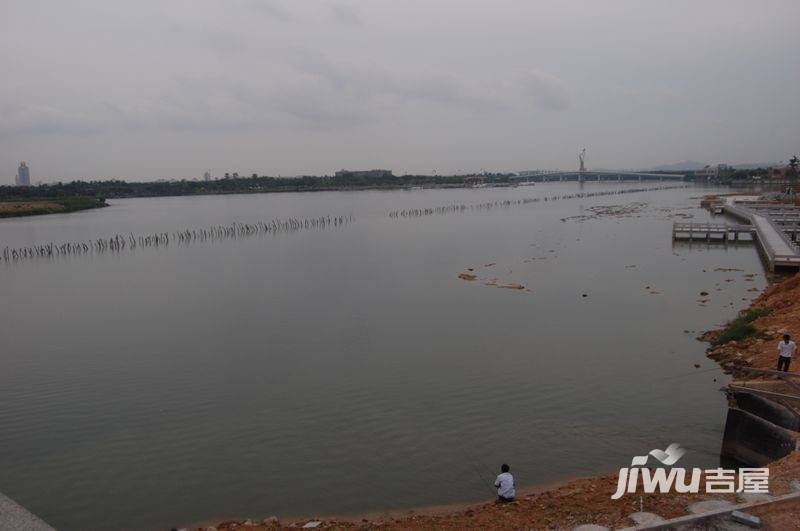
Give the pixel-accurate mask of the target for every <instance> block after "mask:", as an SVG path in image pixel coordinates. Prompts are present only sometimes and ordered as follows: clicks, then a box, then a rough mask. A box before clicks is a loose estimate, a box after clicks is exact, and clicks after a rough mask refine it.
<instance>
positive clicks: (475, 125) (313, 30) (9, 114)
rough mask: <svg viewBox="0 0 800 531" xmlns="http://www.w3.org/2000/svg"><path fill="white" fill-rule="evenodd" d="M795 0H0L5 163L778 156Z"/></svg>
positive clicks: (461, 165) (794, 59)
mask: <svg viewBox="0 0 800 531" xmlns="http://www.w3.org/2000/svg"><path fill="white" fill-rule="evenodd" d="M798 23H800V1H797V0H786V1H764V0H759V1H756V0H752V1H735V0H720V1H711V0H708V1H705V0H692V1H680V0H670V1H662V0H652V1H645V0H635V1H634V0H631V1H627V0H625V1H622V0H620V1H613V0H607V1H599V0H591V1H558V2H556V1H555V0H554V1H547V2H545V1H533V0H491V1H490V0H485V1H472V0H394V1H389V0H360V1H359V0H320V1H312V0H302V1H301V0H285V1H284V0H225V1H223V0H218V1H211V0H184V1H171V0H155V1H151V0H135V1H134V0H130V1H124V2H123V1H110V0H85V1H83V0H75V1H69V2H66V1H63V0H52V1H43V0H0V71H2V82H0V181H3V182H6V183H7V182H9V181H10V180H11V179H13V176H14V174H15V173H16V167H17V164H18V162H19V161H20V160H26V161H28V163H29V165H30V167H31V174H32V175H31V177H32V180H34V181H38V180H43V181H51V180H59V179H73V178H110V177H121V178H127V179H153V178H159V177H167V178H181V177H189V178H194V177H199V176H200V175H202V172H203V171H204V170H205V169H211V170H212V171H213V173H214V174H216V175H218V174H220V173H222V172H225V171H238V172H240V173H242V174H250V173H252V172H258V173H259V174H267V175H279V174H280V175H296V174H321V173H332V172H333V171H334V170H336V169H340V168H373V167H379V168H390V169H393V170H395V172H396V173H398V172H400V173H402V172H420V173H430V172H432V171H434V170H435V171H438V172H439V173H445V172H456V171H471V170H480V169H481V168H485V169H487V170H519V169H527V168H573V167H575V166H576V164H577V162H576V153H577V152H578V150H579V149H580V147H581V146H586V147H587V162H588V166H589V167H614V168H641V167H649V166H654V165H657V164H662V163H669V162H677V161H681V160H685V159H693V160H698V161H701V162H729V163H742V162H762V161H775V160H786V159H787V158H788V157H789V155H790V154H791V153H796V152H798V151H800V103H798V96H799V95H800V31H799V30H798Z"/></svg>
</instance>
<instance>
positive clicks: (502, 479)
mask: <svg viewBox="0 0 800 531" xmlns="http://www.w3.org/2000/svg"><path fill="white" fill-rule="evenodd" d="M509 470H511V469H510V467H509V466H508V465H507V464H505V463H503V466H501V467H500V472H501V474H500V475H499V476H497V479H496V480H495V482H494V486H495V487H497V503H509V502H513V501H514V496H516V492H514V476H512V475H511V473H510V472H509Z"/></svg>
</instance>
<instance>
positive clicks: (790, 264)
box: [722, 196, 800, 271]
mask: <svg viewBox="0 0 800 531" xmlns="http://www.w3.org/2000/svg"><path fill="white" fill-rule="evenodd" d="M722 208H723V211H724V212H725V213H726V214H728V215H730V216H733V217H735V218H737V219H740V220H742V221H745V222H747V223H749V224H750V225H751V226H752V228H753V229H754V235H755V240H756V242H757V243H758V247H759V250H760V251H761V254H762V256H763V257H764V259H765V260H766V262H767V265H768V266H769V270H770V271H775V269H776V268H800V248H798V246H797V245H796V244H795V242H793V241H792V239H791V238H790V237H789V235H787V234H786V232H785V230H786V228H784V227H782V226H781V225H780V223H779V222H778V221H776V219H775V218H777V219H778V220H783V221H784V222H785V221H786V220H788V219H790V218H792V219H791V221H792V225H795V224H796V223H795V222H794V219H793V218H794V217H795V215H800V209H797V208H794V207H790V206H787V205H776V204H774V203H766V202H760V201H758V200H757V198H753V197H748V198H741V197H740V199H739V200H737V196H730V197H725V198H724V203H723V204H722ZM790 232H793V233H794V234H795V235H796V234H797V231H796V230H791V231H790Z"/></svg>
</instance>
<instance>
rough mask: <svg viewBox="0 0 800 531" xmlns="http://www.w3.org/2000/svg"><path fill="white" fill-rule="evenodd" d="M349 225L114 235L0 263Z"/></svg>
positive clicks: (293, 222)
mask: <svg viewBox="0 0 800 531" xmlns="http://www.w3.org/2000/svg"><path fill="white" fill-rule="evenodd" d="M352 222H353V216H352V215H350V216H319V217H316V218H283V219H273V220H271V221H259V222H256V223H239V222H234V223H232V224H230V225H212V226H210V227H206V228H202V229H186V230H181V231H173V232H156V233H152V234H145V235H134V234H133V233H130V234H115V235H114V236H111V237H109V238H98V239H95V240H87V241H82V242H61V243H55V242H50V243H45V244H39V245H30V246H25V247H4V248H3V252H2V259H3V260H5V261H7V262H11V261H17V260H26V259H31V258H47V257H59V256H70V255H81V254H88V253H103V252H120V251H123V250H125V249H129V250H133V249H136V248H139V247H160V246H166V245H169V244H170V243H177V244H179V245H186V244H190V243H196V242H206V241H218V240H227V239H233V238H246V237H251V236H258V235H265V234H279V233H288V232H297V231H303V230H319V229H327V228H331V227H339V226H342V225H346V224H348V223H352Z"/></svg>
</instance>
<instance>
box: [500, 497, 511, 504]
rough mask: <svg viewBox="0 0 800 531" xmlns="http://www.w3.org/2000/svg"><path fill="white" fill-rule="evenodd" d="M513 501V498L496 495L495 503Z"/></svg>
mask: <svg viewBox="0 0 800 531" xmlns="http://www.w3.org/2000/svg"><path fill="white" fill-rule="evenodd" d="M513 501H514V498H506V497H505V496H498V497H497V503H511V502H513Z"/></svg>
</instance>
